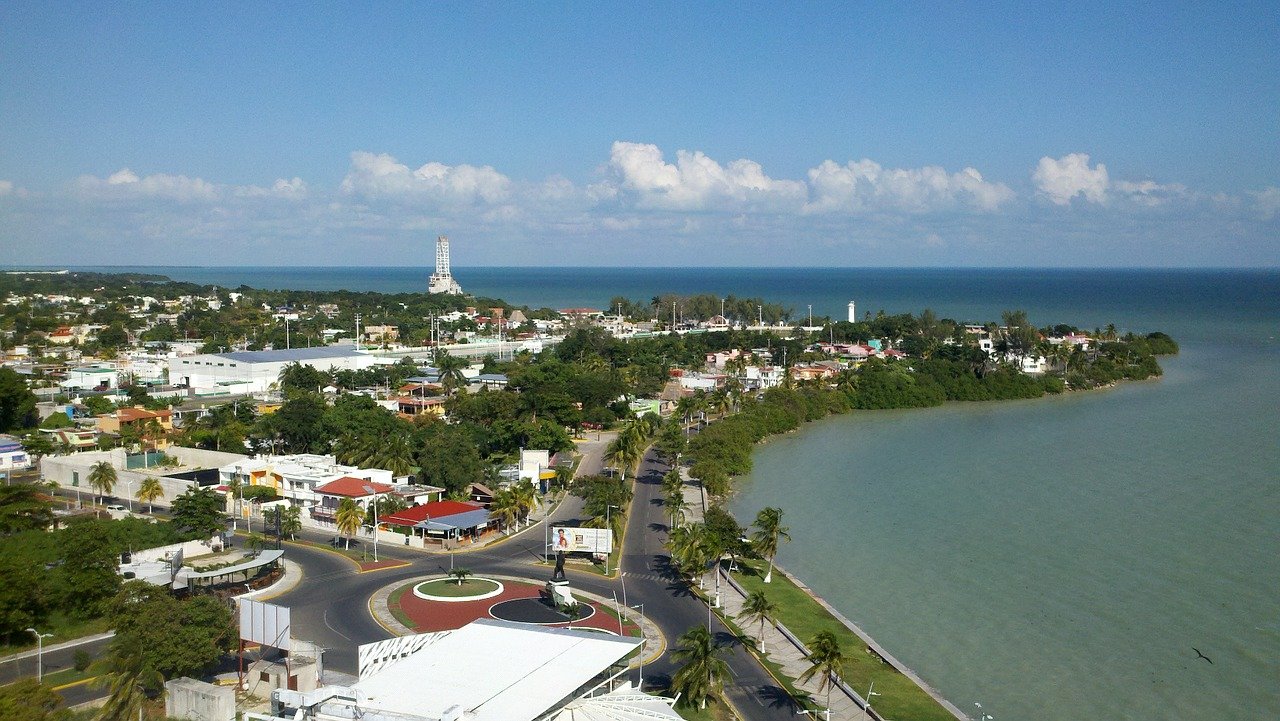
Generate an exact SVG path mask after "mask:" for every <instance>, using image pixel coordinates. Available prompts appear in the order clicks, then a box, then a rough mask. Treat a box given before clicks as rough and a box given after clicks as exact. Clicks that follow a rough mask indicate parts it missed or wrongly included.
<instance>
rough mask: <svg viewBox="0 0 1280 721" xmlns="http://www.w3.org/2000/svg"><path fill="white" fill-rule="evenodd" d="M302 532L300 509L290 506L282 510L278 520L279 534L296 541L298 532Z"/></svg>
mask: <svg viewBox="0 0 1280 721" xmlns="http://www.w3.org/2000/svg"><path fill="white" fill-rule="evenodd" d="M301 530H302V509H300V508H298V507H297V506H290V507H289V508H286V509H284V514H283V515H282V516H281V518H280V532H281V533H287V534H289V539H290V540H297V536H298V531H301Z"/></svg>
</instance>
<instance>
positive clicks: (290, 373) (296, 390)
mask: <svg viewBox="0 0 1280 721" xmlns="http://www.w3.org/2000/svg"><path fill="white" fill-rule="evenodd" d="M278 380H279V383H280V391H281V392H282V393H284V395H285V397H286V398H294V397H297V396H300V395H304V394H308V393H319V392H320V389H321V388H324V387H325V386H327V385H329V384H330V383H332V382H333V378H331V377H330V376H329V374H328V373H325V372H324V371H322V370H319V369H318V368H313V367H312V366H309V365H303V364H301V363H290V364H288V365H286V366H285V367H284V368H282V369H280V376H279V378H278Z"/></svg>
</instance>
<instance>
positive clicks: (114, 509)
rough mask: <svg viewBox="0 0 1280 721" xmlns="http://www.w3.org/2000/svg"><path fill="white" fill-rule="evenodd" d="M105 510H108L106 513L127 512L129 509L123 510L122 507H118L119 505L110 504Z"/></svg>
mask: <svg viewBox="0 0 1280 721" xmlns="http://www.w3.org/2000/svg"><path fill="white" fill-rule="evenodd" d="M107 510H108V511H127V510H129V509H127V508H125V507H124V506H122V505H120V504H119V503H112V504H110V505H108V506H107Z"/></svg>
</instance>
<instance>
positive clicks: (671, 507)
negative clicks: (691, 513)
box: [662, 488, 689, 528]
mask: <svg viewBox="0 0 1280 721" xmlns="http://www.w3.org/2000/svg"><path fill="white" fill-rule="evenodd" d="M662 507H663V508H665V509H667V513H668V514H670V515H671V528H677V527H679V525H680V524H681V523H682V522H683V521H684V513H685V511H686V510H688V508H689V504H688V503H686V502H685V500H684V489H682V488H677V489H674V490H673V491H670V492H668V493H667V494H665V495H664V496H663V497H662Z"/></svg>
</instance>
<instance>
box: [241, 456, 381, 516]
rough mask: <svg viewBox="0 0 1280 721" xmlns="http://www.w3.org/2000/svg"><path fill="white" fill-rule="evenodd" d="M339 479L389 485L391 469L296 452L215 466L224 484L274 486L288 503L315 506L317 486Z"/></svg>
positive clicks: (309, 507)
mask: <svg viewBox="0 0 1280 721" xmlns="http://www.w3.org/2000/svg"><path fill="white" fill-rule="evenodd" d="M341 478H359V479H362V480H366V481H372V482H375V483H381V484H384V485H387V486H391V485H392V484H393V483H394V481H395V479H394V478H392V475H391V471H384V470H381V469H378V468H363V469H362V468H356V467H355V466H345V465H342V464H341V463H338V462H337V460H335V459H334V457H333V456H331V455H324V456H322V455H319V454H316V453H297V454H294V455H289V456H272V455H265V456H257V457H256V458H246V459H244V460H242V461H235V462H233V463H228V464H227V465H225V466H222V467H220V468H219V469H218V480H219V481H220V482H221V483H222V484H223V485H230V484H231V482H232V481H238V482H239V483H242V484H246V485H253V486H266V487H268V488H271V489H274V490H275V492H276V495H278V496H280V497H282V498H284V499H285V500H286V501H288V502H289V505H291V506H297V507H299V508H303V509H308V510H309V509H312V508H315V507H316V506H317V505H318V504H319V503H320V497H321V494H320V493H318V492H317V491H316V489H317V488H318V487H320V486H324V485H326V484H329V483H332V482H334V481H336V480H339V479H341Z"/></svg>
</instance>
